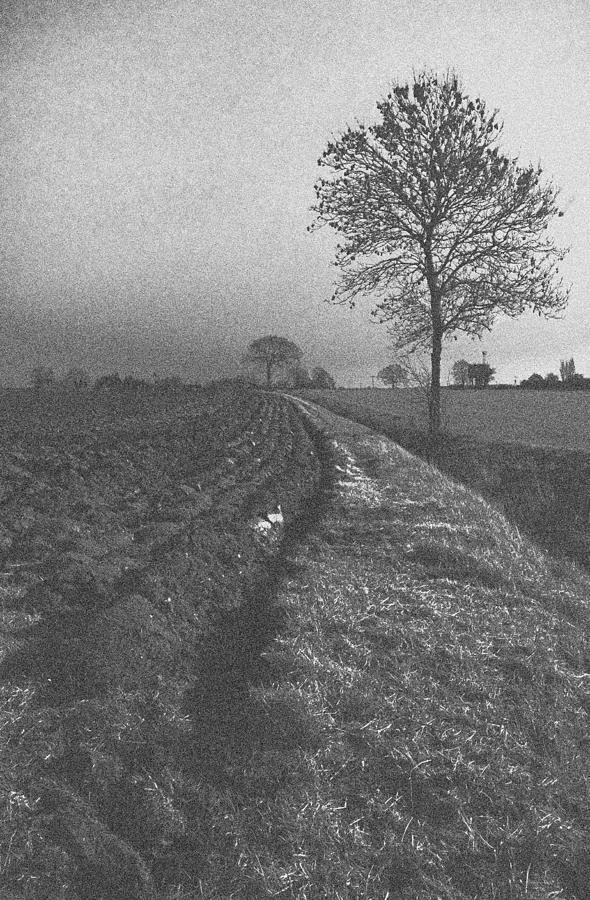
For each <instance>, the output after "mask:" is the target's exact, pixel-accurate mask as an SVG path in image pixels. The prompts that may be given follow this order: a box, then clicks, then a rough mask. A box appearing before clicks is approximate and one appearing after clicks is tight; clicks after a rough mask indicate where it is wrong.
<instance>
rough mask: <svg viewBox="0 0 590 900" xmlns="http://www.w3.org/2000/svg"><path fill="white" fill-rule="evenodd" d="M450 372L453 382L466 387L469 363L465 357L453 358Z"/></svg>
mask: <svg viewBox="0 0 590 900" xmlns="http://www.w3.org/2000/svg"><path fill="white" fill-rule="evenodd" d="M451 373H452V376H453V384H457V385H460V386H461V387H467V385H468V384H469V363H468V362H467V360H466V359H457V360H455V362H454V363H453V368H452V370H451Z"/></svg>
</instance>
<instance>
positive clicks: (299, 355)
mask: <svg viewBox="0 0 590 900" xmlns="http://www.w3.org/2000/svg"><path fill="white" fill-rule="evenodd" d="M302 359H303V351H302V350H301V348H300V347H298V346H297V344H295V343H293V341H290V340H288V339H287V338H284V337H279V336H278V335H276V334H267V335H264V337H260V338H256V340H254V341H252V342H251V343H250V344H249V345H248V349H247V351H246V353H245V354H244V357H243V359H242V364H243V367H244V370H245V372H246V373H247V374H248V373H249V374H251V375H253V376H254V377H262V379H263V381H264V384H265V385H266V387H272V386H273V385H275V386H277V387H278V386H281V387H294V388H322V389H324V390H326V389H328V390H331V389H332V388H335V387H336V382H335V381H334V378H333V377H332V376H331V375H330V373H329V372H327V371H326V369H324V368H323V367H322V366H315V367H314V368H313V369H312V370H311V373H310V371H309V369H307V368H306V367H305V366H304V365H303V364H302V362H301V361H302Z"/></svg>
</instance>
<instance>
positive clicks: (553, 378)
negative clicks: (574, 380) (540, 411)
mask: <svg viewBox="0 0 590 900" xmlns="http://www.w3.org/2000/svg"><path fill="white" fill-rule="evenodd" d="M560 385H561V382H560V380H559V378H558V376H557V375H556V374H555V372H549V374H548V375H545V387H547V388H552V389H553V388H558V387H559V386H560Z"/></svg>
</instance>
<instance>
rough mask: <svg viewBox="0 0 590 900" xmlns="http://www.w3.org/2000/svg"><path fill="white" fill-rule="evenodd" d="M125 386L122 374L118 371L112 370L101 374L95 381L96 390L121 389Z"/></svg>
mask: <svg viewBox="0 0 590 900" xmlns="http://www.w3.org/2000/svg"><path fill="white" fill-rule="evenodd" d="M122 387H123V382H122V381H121V376H120V375H119V373H118V372H110V373H109V374H108V375H101V376H100V378H97V380H96V381H95V383H94V390H95V391H120V390H121V389H122Z"/></svg>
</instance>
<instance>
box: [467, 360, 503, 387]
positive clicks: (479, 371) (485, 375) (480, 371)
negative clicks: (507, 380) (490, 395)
mask: <svg viewBox="0 0 590 900" xmlns="http://www.w3.org/2000/svg"><path fill="white" fill-rule="evenodd" d="M495 372H496V370H495V369H492V367H491V366H490V365H489V364H488V363H469V364H468V368H467V376H468V378H469V382H470V384H472V385H473V386H474V387H478V388H482V387H484V388H485V387H487V386H488V385H489V383H490V381H492V380H493V378H494V374H495Z"/></svg>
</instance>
